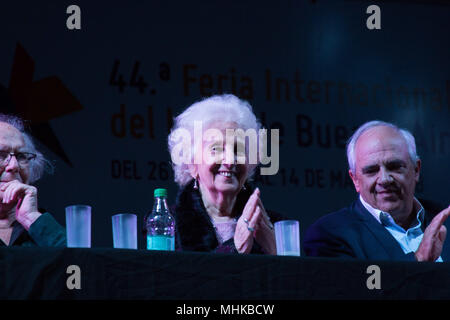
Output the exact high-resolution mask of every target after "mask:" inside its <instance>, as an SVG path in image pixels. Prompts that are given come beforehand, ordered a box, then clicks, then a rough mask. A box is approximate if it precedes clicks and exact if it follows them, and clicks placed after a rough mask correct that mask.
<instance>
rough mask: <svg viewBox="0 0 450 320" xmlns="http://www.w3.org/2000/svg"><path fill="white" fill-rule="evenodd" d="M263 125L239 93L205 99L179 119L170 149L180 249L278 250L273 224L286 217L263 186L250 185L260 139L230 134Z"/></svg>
mask: <svg viewBox="0 0 450 320" xmlns="http://www.w3.org/2000/svg"><path fill="white" fill-rule="evenodd" d="M260 128H261V125H260V123H259V122H258V120H257V118H256V116H255V115H254V113H253V111H252V107H251V106H250V105H249V104H248V103H247V102H245V101H242V100H240V99H239V98H237V97H235V96H234V95H220V96H212V97H210V98H207V99H204V100H201V101H199V102H196V103H194V104H193V105H191V106H190V107H188V108H187V109H186V110H185V111H184V112H183V113H181V114H180V115H179V116H178V117H176V118H175V125H174V127H173V128H172V131H171V133H170V135H169V150H170V152H171V157H172V165H173V169H174V173H175V181H176V182H177V183H178V185H179V186H180V190H179V193H178V195H177V201H176V205H175V208H174V210H173V211H174V212H173V213H174V216H175V220H176V245H177V248H178V249H179V250H186V251H207V252H222V253H264V254H276V246H275V235H274V230H273V224H272V223H274V222H275V221H277V220H280V219H281V216H280V215H278V214H275V213H273V212H271V211H266V210H265V209H264V206H263V203H262V200H261V193H260V190H259V189H258V188H256V189H254V190H252V188H251V186H250V184H249V183H248V180H249V178H250V177H251V176H252V174H253V173H254V171H255V169H256V167H257V166H258V163H257V161H255V162H254V163H252V162H253V161H250V160H251V158H252V157H249V152H251V150H250V149H251V147H252V146H256V145H257V141H255V139H254V136H253V138H252V137H250V138H248V139H247V140H246V139H245V137H244V138H243V137H242V136H239V135H235V136H232V139H229V138H227V137H228V136H227V134H228V133H230V132H237V131H238V129H242V130H243V131H245V132H249V131H248V130H249V129H251V130H250V131H252V130H254V132H255V133H258V132H259V129H260ZM199 136H201V137H200V138H199ZM249 136H251V135H248V136H247V137H249ZM252 139H253V140H252ZM246 142H247V143H246ZM252 143H253V145H252ZM180 154H181V156H180Z"/></svg>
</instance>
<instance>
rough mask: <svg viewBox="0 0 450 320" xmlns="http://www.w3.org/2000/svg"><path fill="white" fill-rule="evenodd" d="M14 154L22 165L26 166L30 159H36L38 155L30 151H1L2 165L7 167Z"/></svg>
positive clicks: (0, 161) (0, 159)
mask: <svg viewBox="0 0 450 320" xmlns="http://www.w3.org/2000/svg"><path fill="white" fill-rule="evenodd" d="M13 156H14V157H16V160H17V162H18V163H19V165H20V166H26V165H28V164H29V163H30V161H32V160H34V159H36V155H35V154H34V153H30V152H8V151H0V167H6V166H7V165H8V164H9V161H11V158H12V157H13Z"/></svg>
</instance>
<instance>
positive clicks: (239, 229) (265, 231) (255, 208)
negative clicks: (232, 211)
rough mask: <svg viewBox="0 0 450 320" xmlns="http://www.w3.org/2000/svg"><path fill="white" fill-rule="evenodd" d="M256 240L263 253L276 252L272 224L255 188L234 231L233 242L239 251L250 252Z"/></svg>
mask: <svg viewBox="0 0 450 320" xmlns="http://www.w3.org/2000/svg"><path fill="white" fill-rule="evenodd" d="M254 240H256V242H258V244H259V245H260V246H261V247H262V249H263V250H264V252H265V253H268V254H276V246H275V234H274V231H273V225H272V223H271V222H270V219H269V216H268V215H267V212H266V210H265V209H264V206H263V204H262V201H261V199H260V191H259V189H258V188H256V189H255V191H254V192H253V194H252V195H251V196H250V198H249V199H248V201H247V203H246V205H245V207H244V211H243V212H242V215H241V217H240V218H239V220H238V222H237V225H236V231H235V233H234V244H235V246H236V249H237V251H238V252H239V253H250V251H251V250H252V247H253V242H254Z"/></svg>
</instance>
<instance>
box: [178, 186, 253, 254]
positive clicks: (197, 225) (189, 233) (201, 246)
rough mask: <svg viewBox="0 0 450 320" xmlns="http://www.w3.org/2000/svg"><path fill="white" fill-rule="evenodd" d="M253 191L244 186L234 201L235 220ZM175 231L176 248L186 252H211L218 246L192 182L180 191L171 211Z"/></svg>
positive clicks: (209, 221)
mask: <svg viewBox="0 0 450 320" xmlns="http://www.w3.org/2000/svg"><path fill="white" fill-rule="evenodd" d="M252 192H253V189H252V188H251V187H250V186H249V185H246V190H242V191H241V192H240V193H239V194H238V197H237V199H236V205H235V212H236V213H237V214H236V218H239V216H240V215H241V213H242V210H243V209H244V206H245V204H246V203H247V200H248V198H249V197H250V195H251V194H252ZM173 214H174V216H175V221H176V230H177V246H178V248H179V249H181V250H186V251H208V252H209V251H213V250H214V249H215V248H217V246H218V245H219V242H218V241H217V237H216V232H215V230H214V227H213V225H212V222H211V220H210V217H209V215H208V213H207V212H206V209H205V206H204V204H203V201H202V199H201V195H200V192H199V191H198V190H195V189H194V181H191V182H190V183H189V184H188V185H186V186H185V187H184V188H182V189H180V191H179V192H178V195H177V200H176V205H175V210H173Z"/></svg>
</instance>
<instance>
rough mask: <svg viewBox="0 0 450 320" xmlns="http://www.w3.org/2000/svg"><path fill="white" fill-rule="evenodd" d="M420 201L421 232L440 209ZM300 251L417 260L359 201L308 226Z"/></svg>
mask: <svg viewBox="0 0 450 320" xmlns="http://www.w3.org/2000/svg"><path fill="white" fill-rule="evenodd" d="M419 201H420V202H421V204H422V205H423V207H424V209H425V217H424V223H422V230H425V228H426V226H428V224H429V223H430V222H431V220H432V219H433V217H434V216H435V215H436V214H437V213H439V211H440V210H438V209H437V208H433V207H432V206H430V205H429V202H427V201H422V200H419ZM448 220H450V219H448ZM448 220H447V221H446V224H447V225H448V224H449V221H448ZM447 229H449V227H448V226H447ZM447 238H448V237H447ZM449 242H450V240H448V239H447V241H446V242H445V243H444V249H443V251H442V254H441V257H442V259H443V260H444V261H450V244H449ZM303 249H304V251H305V253H306V255H307V256H317V257H339V258H356V259H363V260H391V261H401V260H403V261H416V260H415V257H414V253H413V252H411V253H408V254H405V253H404V252H403V250H402V248H401V247H400V245H399V244H398V242H397V240H395V238H394V237H393V236H392V235H391V234H390V233H389V231H387V230H386V229H385V228H384V227H383V226H382V225H381V224H380V223H379V222H378V221H377V220H376V219H375V218H374V217H373V216H372V215H371V214H370V212H369V211H367V210H366V208H365V207H364V206H363V204H362V203H361V201H360V200H359V199H358V200H356V201H355V202H353V203H352V204H351V205H350V206H349V207H347V208H344V209H341V210H339V211H337V212H334V213H330V214H328V215H326V216H324V217H322V218H320V219H319V220H317V221H316V222H315V223H314V224H313V225H311V226H310V227H309V228H308V230H307V231H306V234H305V237H304V240H303Z"/></svg>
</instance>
